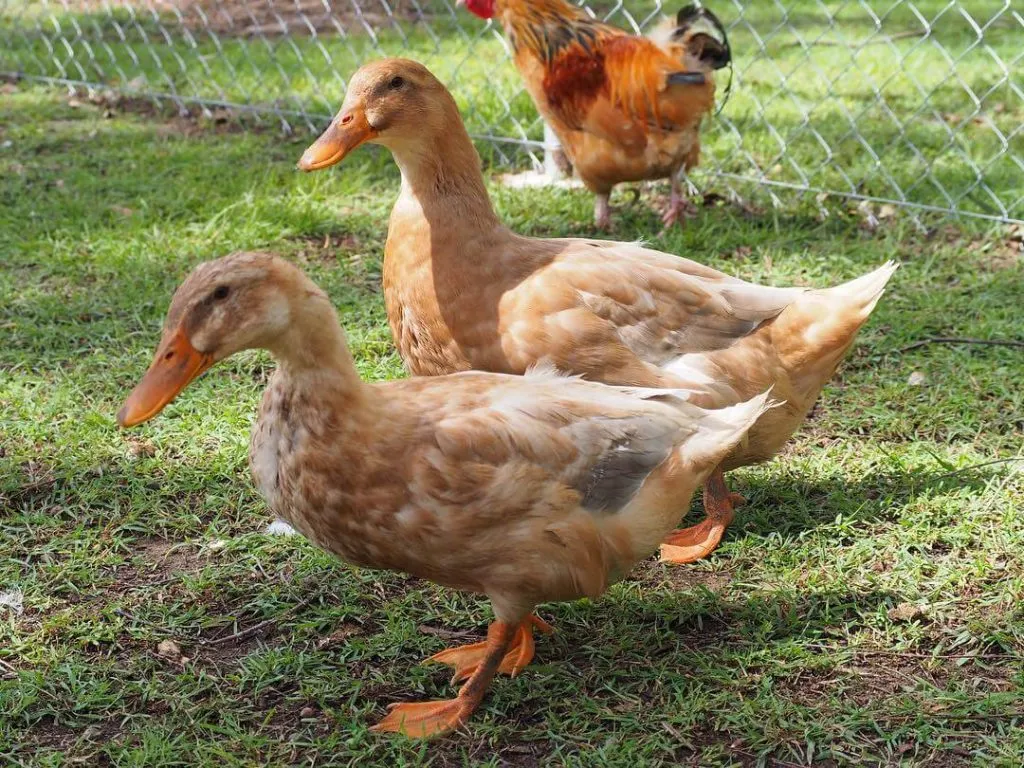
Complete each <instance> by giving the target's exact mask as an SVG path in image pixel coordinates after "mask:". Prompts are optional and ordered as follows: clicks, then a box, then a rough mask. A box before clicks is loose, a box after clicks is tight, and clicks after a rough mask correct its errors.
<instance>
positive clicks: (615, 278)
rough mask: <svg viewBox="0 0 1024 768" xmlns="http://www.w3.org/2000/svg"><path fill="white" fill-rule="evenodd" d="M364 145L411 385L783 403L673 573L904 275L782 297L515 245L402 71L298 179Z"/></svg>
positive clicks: (604, 253)
mask: <svg viewBox="0 0 1024 768" xmlns="http://www.w3.org/2000/svg"><path fill="white" fill-rule="evenodd" d="M366 142H372V143H375V144H380V145H383V146H385V147H387V148H388V149H389V150H390V151H391V152H392V154H393V155H394V158H395V161H396V162H397V163H398V166H399V168H400V169H401V172H402V187H401V192H400V194H399V197H398V200H397V202H396V203H395V206H394V209H393V210H392V212H391V222H390V227H389V229H388V239H387V245H386V246H385V251H384V270H383V272H384V274H383V281H384V296H385V302H386V304H387V313H388V320H389V322H390V325H391V331H392V334H393V335H394V338H395V342H396V343H397V345H398V348H399V350H400V352H401V355H402V358H403V359H404V361H405V363H406V365H407V366H408V368H409V370H410V371H411V372H412V373H414V374H417V375H428V376H433V375H438V374H446V373H452V372H455V371H466V370H470V369H478V370H484V371H495V372H500V373H514V374H521V373H523V372H525V371H526V370H528V369H529V368H530V367H531V366H534V365H536V364H538V363H544V364H548V365H551V366H553V367H555V368H556V369H558V370H559V371H563V372H566V373H573V374H579V375H582V376H583V377H585V378H587V379H590V380H593V381H600V382H604V383H607V384H620V385H636V386H647V387H673V388H684V389H689V390H691V391H692V393H693V394H692V395H691V399H692V400H693V402H695V403H697V404H698V405H701V406H704V407H722V406H725V405H730V404H733V403H737V402H741V401H743V400H747V399H749V398H751V397H753V396H755V395H757V394H758V393H760V392H764V391H765V390H767V389H769V388H771V390H772V397H773V398H775V399H777V400H781V401H783V406H782V407H781V408H776V409H773V410H771V411H768V412H767V413H765V414H764V415H762V416H761V417H760V419H759V420H758V422H757V423H756V424H755V425H754V426H753V428H751V430H750V432H749V433H748V436H747V438H746V439H745V440H744V441H742V442H741V443H740V444H739V445H738V446H737V447H736V448H735V449H734V450H733V451H731V452H730V454H729V455H728V456H727V457H726V458H725V459H724V460H723V462H722V463H721V466H720V467H718V469H717V470H716V471H715V472H714V473H713V474H712V475H711V476H710V478H709V479H708V481H707V483H706V485H705V488H704V511H705V514H706V518H705V519H704V520H703V521H702V522H701V523H699V524H698V525H695V526H692V527H690V528H686V529H683V530H679V531H675V532H673V533H672V534H671V535H670V536H669V537H668V538H667V539H666V541H665V543H664V545H663V546H662V559H664V560H668V561H671V562H680V563H683V562H691V561H693V560H696V559H699V558H701V557H703V556H705V555H707V554H708V553H709V552H711V551H712V550H713V549H714V548H715V547H716V546H717V545H718V543H719V541H720V540H721V537H722V534H723V532H724V531H725V529H726V527H727V526H728V525H729V523H730V522H731V521H732V519H733V515H734V511H733V508H734V504H735V502H736V501H737V500H738V499H737V497H736V496H734V495H733V494H730V493H729V491H728V490H727V489H726V486H725V483H724V479H723V476H722V472H723V471H727V470H729V469H733V468H735V467H740V466H744V465H747V464H751V463H755V462H760V461H764V460H766V459H769V458H770V457H772V456H773V455H774V454H775V453H777V452H778V451H779V450H780V449H781V448H782V447H783V445H784V444H785V443H786V441H787V440H788V439H789V438H790V436H791V435H792V434H793V432H794V431H795V430H796V429H797V427H799V426H800V424H801V422H802V421H803V419H804V417H805V416H806V414H807V412H808V411H809V410H810V408H811V406H812V405H813V404H814V401H815V400H816V399H817V397H818V395H819V394H820V392H821V389H822V387H823V386H824V385H825V383H826V382H827V381H828V380H829V378H831V376H832V374H833V372H834V371H835V369H836V367H837V366H838V364H839V362H840V361H841V360H842V359H843V357H844V356H845V354H846V352H847V350H849V348H850V345H851V344H852V343H853V339H854V336H855V335H856V333H857V331H858V330H859V329H860V327H861V326H862V325H863V323H864V322H865V320H866V319H867V318H868V315H870V314H871V311H872V309H873V308H874V307H875V304H876V302H877V301H878V299H879V297H880V296H881V295H882V292H883V290H884V288H885V285H886V283H887V282H888V281H889V278H890V277H891V276H892V274H893V272H894V271H895V269H896V265H895V264H894V263H888V264H885V265H884V266H882V267H880V268H878V269H876V270H874V271H873V272H870V273H868V274H866V275H864V276H862V277H860V278H858V279H856V280H853V281H851V282H848V283H844V284H843V285H839V286H837V287H834V288H830V289H825V290H808V289H804V288H772V287H767V286H760V285H754V284H752V283H748V282H745V281H743V280H739V279H737V278H734V277H731V276H729V275H727V274H725V273H723V272H719V271H718V270H715V269H712V268H710V267H707V266H704V265H702V264H699V263H697V262H695V261H691V260H689V259H685V258H680V257H678V256H674V255H671V254H667V253H661V252H659V251H655V250H652V249H649V248H645V247H643V246H642V245H639V244H636V243H623V242H612V241H605V240H590V239H581V238H530V237H523V236H521V235H518V234H516V233H515V232H512V231H511V230H509V229H508V228H507V227H505V226H504V225H503V224H502V223H501V221H500V220H499V219H498V216H497V215H496V214H495V211H494V208H493V207H492V206H491V202H490V199H489V198H488V195H487V189H486V187H485V186H484V179H483V175H482V173H481V170H480V159H479V156H478V155H477V153H476V150H475V149H474V147H473V144H472V142H471V141H470V138H469V135H468V134H467V133H466V129H465V126H464V125H463V123H462V119H461V117H460V115H459V111H458V108H457V106H456V104H455V101H454V99H453V98H452V96H451V94H450V93H449V92H448V90H447V89H446V88H445V87H444V85H442V84H441V83H440V82H439V81H438V80H437V78H435V77H434V76H433V75H432V74H431V73H430V71H429V70H427V69H426V67H424V66H423V65H421V64H419V63H417V62H414V61H409V60H406V59H386V60H383V61H378V62H374V63H371V64H367V65H365V66H363V67H362V68H361V69H359V71H357V72H356V73H355V75H354V76H353V77H352V79H351V81H350V83H349V89H348V92H347V95H346V97H345V102H344V104H343V105H342V108H341V111H340V112H339V113H338V115H337V117H336V118H335V119H334V121H333V122H332V123H331V125H330V126H329V127H328V128H327V130H326V131H325V132H324V134H323V135H322V136H321V137H320V138H319V139H318V140H317V141H316V143H314V144H313V145H312V146H311V147H310V148H309V149H308V150H306V152H305V154H304V155H303V156H302V159H301V160H300V162H299V167H300V168H302V169H303V170H307V171H313V170H318V169H321V168H327V167H329V166H331V165H334V164H336V163H338V162H340V161H341V160H342V159H343V158H344V157H345V156H346V155H347V154H348V153H349V152H351V151H352V150H353V149H355V148H356V147H358V146H360V145H361V144H364V143H366ZM679 512H680V515H682V514H683V513H684V512H685V508H684V507H683V506H682V505H681V506H680V509H679Z"/></svg>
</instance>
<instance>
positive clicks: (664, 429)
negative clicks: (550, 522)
mask: <svg viewBox="0 0 1024 768" xmlns="http://www.w3.org/2000/svg"><path fill="white" fill-rule="evenodd" d="M678 431H679V430H678V426H676V427H675V429H673V428H671V427H669V425H666V424H663V423H662V424H659V423H656V422H654V421H653V420H652V421H651V422H649V423H647V424H640V425H637V424H635V423H634V424H633V425H631V428H630V429H629V430H628V431H627V433H626V434H624V435H622V436H621V437H619V438H617V439H615V440H613V441H612V443H611V445H609V446H608V449H607V450H606V451H605V452H604V453H603V454H602V455H601V457H600V458H599V459H598V460H597V461H596V462H595V463H594V464H593V465H592V466H591V467H590V471H589V472H587V473H585V474H584V475H583V476H582V477H581V478H580V481H579V482H578V483H577V484H576V486H575V487H576V489H577V490H578V491H580V493H582V494H583V499H582V502H581V503H582V505H583V508H584V509H586V510H588V511H590V512H599V513H605V514H611V513H615V512H618V511H619V510H620V509H622V508H623V507H624V506H626V505H627V504H628V503H629V502H630V501H631V500H632V498H633V497H634V496H635V495H636V493H637V491H639V490H640V486H641V485H643V483H644V481H645V480H646V479H647V477H648V475H650V474H651V472H653V471H654V470H655V469H657V468H658V467H659V466H661V464H662V462H664V461H665V459H667V458H668V457H669V454H670V453H671V452H672V448H673V446H674V445H675V441H676V439H677V438H678Z"/></svg>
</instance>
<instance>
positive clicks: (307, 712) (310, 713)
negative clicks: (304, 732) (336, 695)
mask: <svg viewBox="0 0 1024 768" xmlns="http://www.w3.org/2000/svg"><path fill="white" fill-rule="evenodd" d="M299 717H301V718H302V719H303V720H306V719H308V718H310V717H316V710H315V709H314V708H313V707H311V706H309V705H306V706H305V707H303V708H302V709H300V710H299Z"/></svg>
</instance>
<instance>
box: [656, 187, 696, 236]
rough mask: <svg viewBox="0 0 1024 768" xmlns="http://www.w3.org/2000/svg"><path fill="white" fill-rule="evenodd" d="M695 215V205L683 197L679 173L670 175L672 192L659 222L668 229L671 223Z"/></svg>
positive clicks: (683, 220) (681, 221) (682, 220)
mask: <svg viewBox="0 0 1024 768" xmlns="http://www.w3.org/2000/svg"><path fill="white" fill-rule="evenodd" d="M696 215H697V206H695V205H694V204H693V203H691V202H690V201H689V200H687V199H686V198H685V197H683V184H682V182H681V181H680V179H679V174H678V173H676V174H673V175H672V194H671V197H669V201H668V209H667V210H666V211H665V213H664V214H663V215H662V217H661V223H662V224H664V225H665V229H668V228H669V227H671V226H672V225H673V224H676V223H679V224H682V223H683V222H685V221H686V220H687V219H689V218H692V217H693V216H696Z"/></svg>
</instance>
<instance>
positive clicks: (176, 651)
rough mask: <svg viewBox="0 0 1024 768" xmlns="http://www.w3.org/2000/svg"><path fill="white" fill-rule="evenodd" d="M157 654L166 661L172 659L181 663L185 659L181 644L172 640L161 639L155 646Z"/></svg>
mask: <svg viewBox="0 0 1024 768" xmlns="http://www.w3.org/2000/svg"><path fill="white" fill-rule="evenodd" d="M156 653H157V656H162V657H163V658H165V659H167V660H168V661H174V662H177V663H179V664H180V663H182V662H184V661H185V657H184V656H183V655H182V653H181V646H180V645H178V644H177V643H176V642H174V641H173V640H161V641H160V644H159V645H157V647H156Z"/></svg>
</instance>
